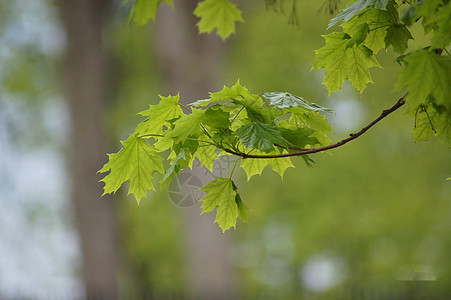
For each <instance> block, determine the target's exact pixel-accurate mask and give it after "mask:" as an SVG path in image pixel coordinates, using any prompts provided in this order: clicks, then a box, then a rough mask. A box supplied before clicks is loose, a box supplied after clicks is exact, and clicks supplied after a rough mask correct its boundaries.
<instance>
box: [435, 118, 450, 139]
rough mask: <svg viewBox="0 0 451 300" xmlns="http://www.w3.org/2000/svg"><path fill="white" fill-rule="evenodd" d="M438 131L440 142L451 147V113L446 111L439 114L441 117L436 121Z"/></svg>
mask: <svg viewBox="0 0 451 300" xmlns="http://www.w3.org/2000/svg"><path fill="white" fill-rule="evenodd" d="M435 122H436V125H435V126H436V130H437V134H438V138H439V140H440V142H442V143H443V144H445V145H447V146H448V147H450V146H451V113H450V112H449V111H448V110H446V111H441V112H439V115H438V116H437V118H436V120H435Z"/></svg>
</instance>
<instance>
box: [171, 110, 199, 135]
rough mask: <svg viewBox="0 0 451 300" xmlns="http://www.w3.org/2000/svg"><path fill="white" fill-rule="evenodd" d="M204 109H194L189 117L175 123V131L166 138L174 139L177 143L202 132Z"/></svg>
mask: <svg viewBox="0 0 451 300" xmlns="http://www.w3.org/2000/svg"><path fill="white" fill-rule="evenodd" d="M205 111H206V110H203V109H193V110H192V112H191V113H190V114H189V115H185V116H183V117H182V118H180V119H178V120H177V121H175V122H174V129H173V130H171V131H169V133H168V134H166V137H168V138H173V139H174V140H175V141H176V142H180V141H181V142H183V141H185V140H186V139H187V138H188V137H189V136H190V135H193V134H199V133H200V132H201V126H200V125H201V123H202V121H203V119H204V118H205Z"/></svg>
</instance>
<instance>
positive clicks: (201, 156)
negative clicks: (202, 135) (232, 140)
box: [193, 145, 218, 172]
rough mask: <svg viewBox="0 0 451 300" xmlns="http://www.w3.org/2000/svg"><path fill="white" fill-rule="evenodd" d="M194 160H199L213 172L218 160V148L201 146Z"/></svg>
mask: <svg viewBox="0 0 451 300" xmlns="http://www.w3.org/2000/svg"><path fill="white" fill-rule="evenodd" d="M193 158H197V159H198V160H199V162H200V164H201V165H202V166H204V167H205V168H207V169H208V170H210V172H213V167H214V162H215V160H216V159H217V158H218V155H217V154H216V147H215V146H213V145H211V146H210V145H208V146H207V145H202V146H199V148H198V149H197V151H196V152H195V153H194V155H193Z"/></svg>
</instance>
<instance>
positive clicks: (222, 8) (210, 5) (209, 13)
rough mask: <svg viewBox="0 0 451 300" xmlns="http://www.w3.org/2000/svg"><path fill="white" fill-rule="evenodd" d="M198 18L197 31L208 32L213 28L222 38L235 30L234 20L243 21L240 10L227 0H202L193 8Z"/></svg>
mask: <svg viewBox="0 0 451 300" xmlns="http://www.w3.org/2000/svg"><path fill="white" fill-rule="evenodd" d="M194 15H196V17H199V18H200V21H199V22H198V23H197V27H199V33H210V32H212V31H213V30H214V29H215V28H216V31H217V33H218V35H219V36H220V37H221V39H222V40H225V39H226V38H227V37H228V36H229V35H231V34H232V33H234V32H235V22H237V21H240V22H243V19H242V18H241V11H240V10H239V9H238V8H237V7H236V5H235V4H232V3H230V2H229V1H228V0H204V1H202V2H200V3H199V4H198V5H197V7H196V9H195V10H194Z"/></svg>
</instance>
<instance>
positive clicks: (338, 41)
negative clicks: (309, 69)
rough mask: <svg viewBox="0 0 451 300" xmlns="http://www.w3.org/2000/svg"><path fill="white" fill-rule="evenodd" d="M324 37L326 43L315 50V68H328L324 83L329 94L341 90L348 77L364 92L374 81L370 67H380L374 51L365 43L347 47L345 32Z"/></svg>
mask: <svg viewBox="0 0 451 300" xmlns="http://www.w3.org/2000/svg"><path fill="white" fill-rule="evenodd" d="M324 38H325V39H326V45H325V46H324V47H322V48H321V49H319V50H316V51H315V52H316V56H315V60H314V62H313V69H321V68H324V69H325V70H326V76H325V77H324V80H323V84H324V85H325V86H326V87H327V89H328V90H329V94H332V93H333V92H334V91H336V90H340V89H341V85H342V83H343V82H344V81H345V80H346V79H348V80H349V81H350V82H351V84H352V85H353V86H354V87H355V88H356V89H357V90H359V91H360V92H362V91H363V90H364V89H365V88H366V86H367V84H368V83H369V82H373V81H372V79H371V75H370V72H369V68H371V67H380V66H379V63H378V62H377V60H376V58H375V57H374V55H373V52H372V51H371V50H370V49H368V48H367V47H365V46H364V45H359V46H353V47H351V48H346V44H347V42H348V40H347V39H346V35H345V34H344V33H339V32H334V33H331V34H328V35H325V36H324Z"/></svg>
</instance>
